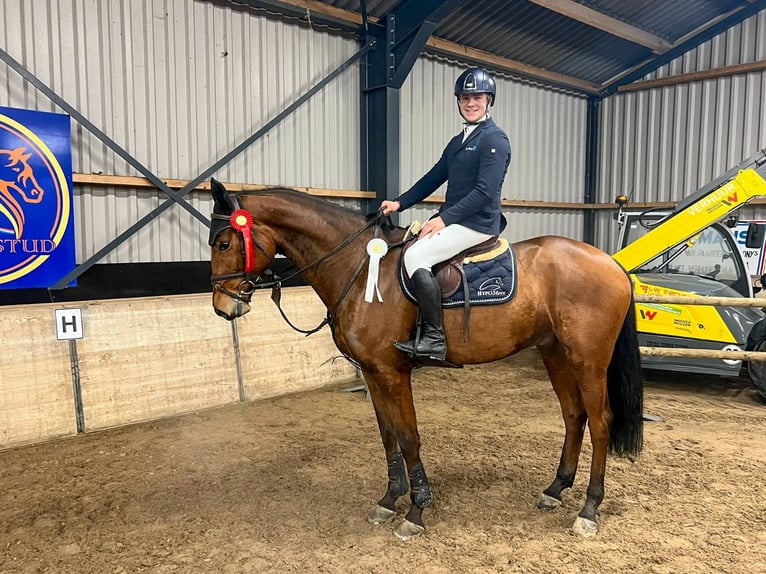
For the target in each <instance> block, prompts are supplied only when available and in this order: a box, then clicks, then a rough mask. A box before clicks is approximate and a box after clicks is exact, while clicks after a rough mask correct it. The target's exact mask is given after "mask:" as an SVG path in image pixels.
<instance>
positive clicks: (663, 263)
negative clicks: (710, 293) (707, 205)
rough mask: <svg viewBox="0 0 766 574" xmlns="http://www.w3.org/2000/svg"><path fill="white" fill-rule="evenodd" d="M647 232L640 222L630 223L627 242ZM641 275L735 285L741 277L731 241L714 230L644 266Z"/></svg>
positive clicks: (705, 231) (709, 229)
mask: <svg viewBox="0 0 766 574" xmlns="http://www.w3.org/2000/svg"><path fill="white" fill-rule="evenodd" d="M648 231H649V230H648V229H646V228H645V227H644V226H642V225H639V224H638V223H637V222H631V225H630V228H629V230H628V233H629V239H628V241H629V242H633V241H635V240H636V239H638V238H639V237H641V236H643V235H645V234H646V233H648ZM641 271H645V272H649V271H662V272H665V273H684V274H690V275H702V276H707V277H713V278H715V279H717V280H718V281H722V282H724V283H729V284H732V283H734V282H735V281H736V280H737V279H738V277H739V273H740V270H739V269H738V267H737V265H736V259H735V257H733V256H732V247H731V243H730V240H729V238H726V237H724V236H723V235H722V234H721V231H719V230H718V229H716V228H714V227H709V228H707V229H705V230H704V231H703V232H702V233H700V234H699V235H697V236H696V237H693V238H692V239H690V240H689V241H688V242H686V243H685V244H682V245H680V246H678V247H677V248H675V249H673V250H671V251H669V252H666V253H664V254H663V255H661V256H659V257H656V258H655V259H652V260H651V261H649V262H647V263H646V264H644V265H642V266H641Z"/></svg>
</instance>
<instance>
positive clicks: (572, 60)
mask: <svg viewBox="0 0 766 574" xmlns="http://www.w3.org/2000/svg"><path fill="white" fill-rule="evenodd" d="M414 1H415V0H238V1H236V2H234V3H236V4H247V5H249V6H251V7H256V8H261V9H269V10H273V11H276V12H280V13H284V14H288V13H289V14H291V15H292V16H293V17H301V16H303V18H305V19H307V20H309V19H310V20H311V21H312V22H321V21H329V22H333V23H334V24H335V25H336V26H341V27H343V28H345V30H347V31H348V30H357V31H359V30H361V23H362V21H363V15H364V16H366V17H367V19H368V21H369V22H379V21H381V20H383V21H385V18H386V16H387V15H389V14H394V13H396V12H397V10H400V9H401V8H403V7H404V5H405V4H407V3H409V2H414ZM430 3H431V4H432V5H438V4H440V2H438V1H434V0H431V2H430ZM441 4H446V5H448V6H449V7H450V8H451V9H450V10H449V11H448V12H447V13H446V14H444V15H440V18H439V20H438V22H436V28H435V29H434V31H433V34H432V35H431V38H430V40H429V41H428V44H427V45H426V48H425V51H426V52H427V53H430V54H433V55H437V56H443V57H447V58H451V59H454V60H458V61H464V62H477V63H482V64H484V65H485V66H487V67H488V68H491V69H494V70H495V71H500V72H506V73H510V74H513V75H517V76H519V77H523V78H527V79H532V80H535V81H538V82H542V83H545V84H547V85H551V86H563V87H566V88H568V89H574V90H576V91H578V92H581V93H585V94H590V95H600V96H604V95H608V94H609V93H612V92H614V91H615V90H616V89H617V87H618V86H620V85H623V84H626V83H629V82H632V81H635V80H637V79H639V78H641V77H642V76H644V75H646V74H647V73H649V72H652V71H654V70H655V69H656V68H658V67H659V66H661V65H663V64H665V63H667V62H668V61H670V60H671V59H673V58H675V57H678V56H680V55H681V54H683V53H684V52H686V51H688V50H690V49H692V48H694V47H696V46H697V45H699V44H701V43H702V42H704V41H706V40H708V39H710V38H711V37H713V36H715V35H717V34H720V33H721V32H723V31H724V30H726V29H728V28H730V27H732V26H735V25H736V24H738V23H739V22H741V21H743V20H744V19H746V18H748V17H749V16H751V15H753V14H755V13H757V12H758V11H760V10H766V0H630V1H626V0H577V1H575V0H458V1H455V0H445V2H441Z"/></svg>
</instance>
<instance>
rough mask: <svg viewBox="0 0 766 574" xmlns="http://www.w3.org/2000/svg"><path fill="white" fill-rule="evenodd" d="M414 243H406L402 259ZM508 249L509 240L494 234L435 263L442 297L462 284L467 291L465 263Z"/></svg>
mask: <svg viewBox="0 0 766 574" xmlns="http://www.w3.org/2000/svg"><path fill="white" fill-rule="evenodd" d="M413 243H414V241H410V242H408V243H405V244H404V247H403V248H402V259H401V260H402V261H404V253H405V252H406V251H407V249H409V248H410V247H411V246H412V244H413ZM507 250H508V241H506V240H505V239H498V237H497V236H494V237H490V238H489V239H487V240H486V241H483V242H482V243H479V244H478V245H474V246H473V247H469V248H468V249H466V250H464V251H461V252H460V253H458V254H457V255H455V256H454V257H452V258H450V259H447V260H446V261H442V262H441V263H437V264H436V265H434V267H433V274H434V276H435V277H436V279H437V281H439V285H440V286H441V288H442V299H448V298H449V297H452V296H453V295H454V294H455V293H457V290H458V289H460V287H461V286H462V287H463V288H464V289H465V291H466V292H467V284H466V276H465V273H464V272H463V265H465V264H467V263H475V262H477V261H486V260H488V259H493V258H494V257H497V256H498V255H500V254H501V253H504V252H505V251H507ZM403 275H404V277H405V279H406V280H409V278H407V274H406V273H404V274H403Z"/></svg>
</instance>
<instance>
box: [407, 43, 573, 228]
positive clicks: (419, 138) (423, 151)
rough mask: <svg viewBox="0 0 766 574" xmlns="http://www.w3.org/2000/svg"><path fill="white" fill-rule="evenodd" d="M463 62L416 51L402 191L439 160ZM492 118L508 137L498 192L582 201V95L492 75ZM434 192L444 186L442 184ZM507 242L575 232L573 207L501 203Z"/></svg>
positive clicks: (453, 120) (413, 212)
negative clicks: (507, 160) (506, 162)
mask: <svg viewBox="0 0 766 574" xmlns="http://www.w3.org/2000/svg"><path fill="white" fill-rule="evenodd" d="M465 67H466V66H458V65H456V64H453V63H450V62H444V61H441V60H436V59H433V58H429V57H421V58H420V59H419V60H418V61H417V63H416V64H415V67H414V68H413V70H412V73H411V74H410V76H409V78H408V79H407V81H406V82H405V83H404V85H403V86H402V90H401V118H402V124H401V152H400V153H401V157H400V162H401V165H400V185H401V188H402V189H401V190H402V191H405V190H406V189H408V188H409V186H411V185H412V184H413V183H415V182H416V181H417V180H418V179H419V178H420V177H421V176H422V175H423V174H424V173H425V172H426V171H427V170H428V169H430V168H431V166H433V164H434V163H436V161H437V160H438V159H439V156H440V155H441V152H442V150H443V149H444V146H445V145H446V144H447V142H448V141H449V140H450V138H452V137H453V136H454V135H455V134H456V133H458V132H460V130H461V129H462V123H461V122H462V119H461V118H460V115H459V113H458V110H457V105H456V102H455V96H454V95H453V93H454V88H455V80H456V79H457V77H458V76H459V75H460V73H461V72H462V71H463V70H464V69H465ZM495 80H496V83H497V98H496V101H495V106H494V107H493V108H492V117H493V118H494V120H495V121H496V122H497V124H498V125H499V126H501V127H502V128H503V129H504V130H505V131H506V133H507V134H508V137H509V139H510V141H511V153H512V157H511V165H510V167H509V169H508V175H507V177H506V180H505V184H504V186H503V199H513V200H525V201H549V202H576V203H581V202H582V201H583V197H584V181H585V167H584V166H585V120H586V113H587V111H586V101H585V100H584V99H583V98H581V97H578V96H574V95H570V94H566V93H562V92H557V91H553V90H550V89H546V88H541V87H537V86H534V85H530V84H527V83H522V82H520V81H516V80H513V79H509V78H505V77H503V76H501V75H496V77H495ZM438 193H440V194H442V195H443V193H444V189H441V190H440V191H439V192H438ZM436 207H437V206H436V205H435V204H430V205H429V204H425V205H424V206H422V207H417V208H413V209H410V210H408V211H407V212H405V213H404V214H402V217H401V221H402V224H407V223H409V222H410V221H412V220H419V221H425V220H426V219H427V218H428V217H429V216H430V215H431V214H432V213H433V212H434V211H435V209H436ZM505 211H506V213H505V215H506V217H507V218H508V228H507V230H506V232H505V233H504V235H505V236H506V237H507V238H508V239H509V240H511V241H518V240H521V239H525V238H529V237H535V236H538V235H545V234H549V233H555V234H557V235H565V236H567V237H574V238H577V239H581V238H582V228H583V225H582V220H583V216H582V213H581V212H580V211H572V210H565V209H535V210H528V209H514V208H506V210H505Z"/></svg>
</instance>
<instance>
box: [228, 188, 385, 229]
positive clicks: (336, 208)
mask: <svg viewBox="0 0 766 574" xmlns="http://www.w3.org/2000/svg"><path fill="white" fill-rule="evenodd" d="M237 195H238V196H242V197H246V196H256V197H266V196H271V197H280V198H286V199H287V200H288V201H290V202H295V203H296V204H299V205H303V206H307V207H308V208H309V209H312V210H313V211H314V212H315V213H317V215H318V216H319V217H321V218H322V219H331V218H334V219H337V218H338V217H344V218H348V221H349V223H351V224H356V225H357V226H361V225H362V224H364V222H365V221H366V220H369V219H371V218H372V217H375V215H376V212H372V213H363V212H361V211H359V210H354V209H350V208H348V207H345V206H343V205H339V204H338V203H335V202H332V201H329V200H328V199H325V198H324V197H320V196H316V195H311V194H309V193H306V192H304V191H298V190H296V189H291V188H288V187H269V188H266V189H259V190H246V191H241V192H238V193H237ZM381 226H382V227H383V229H384V230H385V231H390V230H392V229H393V228H394V226H393V225H390V224H389V223H388V220H386V222H384V221H381Z"/></svg>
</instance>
